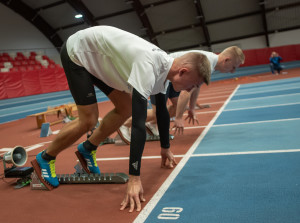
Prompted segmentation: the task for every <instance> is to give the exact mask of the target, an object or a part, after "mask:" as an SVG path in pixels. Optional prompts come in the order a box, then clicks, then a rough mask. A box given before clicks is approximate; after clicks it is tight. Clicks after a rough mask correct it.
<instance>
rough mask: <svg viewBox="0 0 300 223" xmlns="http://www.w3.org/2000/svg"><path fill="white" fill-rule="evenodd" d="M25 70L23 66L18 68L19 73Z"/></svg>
mask: <svg viewBox="0 0 300 223" xmlns="http://www.w3.org/2000/svg"><path fill="white" fill-rule="evenodd" d="M26 70H27V68H26V67H25V66H19V71H26Z"/></svg>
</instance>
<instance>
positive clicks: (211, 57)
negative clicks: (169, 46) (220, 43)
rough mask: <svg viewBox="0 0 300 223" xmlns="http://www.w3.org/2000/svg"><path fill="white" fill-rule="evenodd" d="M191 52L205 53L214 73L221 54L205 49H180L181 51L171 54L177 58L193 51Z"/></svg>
mask: <svg viewBox="0 0 300 223" xmlns="http://www.w3.org/2000/svg"><path fill="white" fill-rule="evenodd" d="M191 52H195V53H202V54H204V55H205V56H206V57H207V59H208V61H209V62H210V66H211V73H213V72H214V71H215V67H216V65H217V62H218V57H219V56H218V55H217V54H215V53H212V52H207V51H203V50H187V51H179V52H174V53H170V54H169V56H171V57H173V58H177V57H180V56H182V55H184V54H186V53H191Z"/></svg>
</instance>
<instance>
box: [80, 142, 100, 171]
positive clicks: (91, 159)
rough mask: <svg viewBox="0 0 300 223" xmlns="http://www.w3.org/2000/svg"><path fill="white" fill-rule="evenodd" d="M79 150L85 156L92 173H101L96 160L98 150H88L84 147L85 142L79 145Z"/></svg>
mask: <svg viewBox="0 0 300 223" xmlns="http://www.w3.org/2000/svg"><path fill="white" fill-rule="evenodd" d="M77 149H78V152H79V153H80V154H81V155H82V156H83V157H84V159H85V160H86V163H87V167H88V169H89V170H90V171H91V173H98V174H100V169H99V167H98V165H97V161H96V152H97V150H93V151H91V152H90V151H88V150H86V149H85V148H84V146H83V143H80V144H79V145H78V147H77Z"/></svg>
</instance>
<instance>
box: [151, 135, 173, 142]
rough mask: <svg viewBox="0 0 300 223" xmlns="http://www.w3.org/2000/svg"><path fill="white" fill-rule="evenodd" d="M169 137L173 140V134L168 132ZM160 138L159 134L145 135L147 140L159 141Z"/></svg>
mask: <svg viewBox="0 0 300 223" xmlns="http://www.w3.org/2000/svg"><path fill="white" fill-rule="evenodd" d="M170 139H171V140H173V139H174V136H173V135H171V134H170ZM159 140H160V138H159V135H149V134H147V137H146V141H147V142H149V141H159Z"/></svg>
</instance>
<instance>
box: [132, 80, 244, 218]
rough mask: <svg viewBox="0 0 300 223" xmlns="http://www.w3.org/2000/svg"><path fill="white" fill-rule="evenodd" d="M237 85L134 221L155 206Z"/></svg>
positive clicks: (144, 216) (144, 215)
mask: <svg viewBox="0 0 300 223" xmlns="http://www.w3.org/2000/svg"><path fill="white" fill-rule="evenodd" d="M238 88H239V85H238V86H237V87H236V89H235V90H234V91H233V92H232V94H231V95H230V96H229V98H228V99H227V100H226V102H225V103H224V105H223V106H222V107H221V108H220V110H219V112H218V113H217V114H216V115H215V116H214V118H213V119H212V120H211V121H210V123H209V124H208V126H207V127H206V128H205V129H204V131H203V132H202V133H201V135H200V136H199V137H198V139H197V140H196V141H195V142H194V144H193V145H192V146H191V148H190V149H189V150H188V151H187V153H186V154H185V155H184V157H183V158H182V159H181V161H180V162H179V163H178V164H177V166H176V167H175V169H174V170H173V171H172V173H171V174H170V175H169V177H168V178H167V179H166V181H165V182H164V183H163V184H162V185H161V187H160V188H159V189H158V191H157V192H156V193H155V194H154V196H153V197H152V199H151V200H150V201H149V202H148V203H147V205H146V206H145V207H144V208H143V210H142V211H141V213H140V214H139V215H138V216H137V218H136V219H135V220H134V223H140V222H144V221H145V220H146V219H147V217H148V216H149V214H150V213H151V211H152V210H153V209H154V208H155V206H156V205H157V203H158V202H159V200H160V199H161V198H162V196H163V195H164V194H165V192H166V191H167V189H168V188H169V186H170V185H171V184H172V182H173V181H174V179H175V178H176V176H177V175H178V174H179V173H180V171H181V170H182V168H183V167H184V166H185V164H186V163H187V161H188V160H189V158H190V157H191V155H192V154H193V152H194V151H195V150H196V148H197V146H198V145H199V144H200V142H201V141H202V139H203V138H204V136H205V135H206V134H207V132H208V131H209V129H210V128H211V127H212V126H213V123H214V122H215V121H216V120H217V118H218V116H219V115H220V114H221V112H222V111H223V110H224V108H225V106H226V105H227V104H228V102H229V101H230V99H231V98H232V97H233V95H234V94H235V92H236V91H237V90H238Z"/></svg>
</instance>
